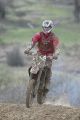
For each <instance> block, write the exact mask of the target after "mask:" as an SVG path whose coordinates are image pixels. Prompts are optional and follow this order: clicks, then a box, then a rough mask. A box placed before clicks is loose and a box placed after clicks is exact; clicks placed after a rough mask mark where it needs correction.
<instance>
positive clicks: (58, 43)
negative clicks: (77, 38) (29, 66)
mask: <svg viewBox="0 0 80 120" xmlns="http://www.w3.org/2000/svg"><path fill="white" fill-rule="evenodd" d="M53 44H54V47H55V52H54V55H53V57H54V56H55V57H58V55H59V54H60V41H59V39H58V38H57V37H55V39H54V42H53Z"/></svg>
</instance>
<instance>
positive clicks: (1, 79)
mask: <svg viewBox="0 0 80 120" xmlns="http://www.w3.org/2000/svg"><path fill="white" fill-rule="evenodd" d="M26 73H27V72H26V68H25V67H23V68H22V67H17V68H16V67H10V66H8V65H6V64H0V87H1V86H4V87H9V86H10V85H11V84H12V85H13V86H17V85H21V84H22V83H23V82H25V83H26V82H27V79H26V78H27V74H26Z"/></svg>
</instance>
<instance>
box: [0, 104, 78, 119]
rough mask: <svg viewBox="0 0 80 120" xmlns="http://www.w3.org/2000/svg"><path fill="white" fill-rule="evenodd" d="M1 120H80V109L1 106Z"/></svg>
mask: <svg viewBox="0 0 80 120" xmlns="http://www.w3.org/2000/svg"><path fill="white" fill-rule="evenodd" d="M0 120H80V109H77V108H70V107H63V106H52V105H41V106H39V105H33V107H31V108H26V106H25V105H23V104H22V105H16V104H0Z"/></svg>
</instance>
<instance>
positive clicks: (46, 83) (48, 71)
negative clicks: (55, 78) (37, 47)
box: [28, 67, 51, 89]
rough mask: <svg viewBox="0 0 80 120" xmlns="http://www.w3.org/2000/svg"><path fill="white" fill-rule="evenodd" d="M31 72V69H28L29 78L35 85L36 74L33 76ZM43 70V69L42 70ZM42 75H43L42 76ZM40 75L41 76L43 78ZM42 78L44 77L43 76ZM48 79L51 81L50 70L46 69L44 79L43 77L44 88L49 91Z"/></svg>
mask: <svg viewBox="0 0 80 120" xmlns="http://www.w3.org/2000/svg"><path fill="white" fill-rule="evenodd" d="M30 70H31V67H30V68H29V69H28V73H29V76H30V79H34V80H35V83H36V82H37V78H38V74H39V72H38V73H37V74H33V73H31V72H30ZM44 70H45V69H44ZM43 73H44V72H43ZM43 75H44V74H43ZM43 75H42V76H43ZM43 77H44V76H43ZM50 79H51V68H48V67H47V70H46V77H45V88H46V89H49V86H50Z"/></svg>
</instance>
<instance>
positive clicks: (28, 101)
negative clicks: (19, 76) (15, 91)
mask: <svg viewBox="0 0 80 120" xmlns="http://www.w3.org/2000/svg"><path fill="white" fill-rule="evenodd" d="M34 83H35V80H33V79H32V80H29V85H28V88H27V94H26V107H27V108H29V107H30V106H31V105H32V103H33V98H34Z"/></svg>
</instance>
